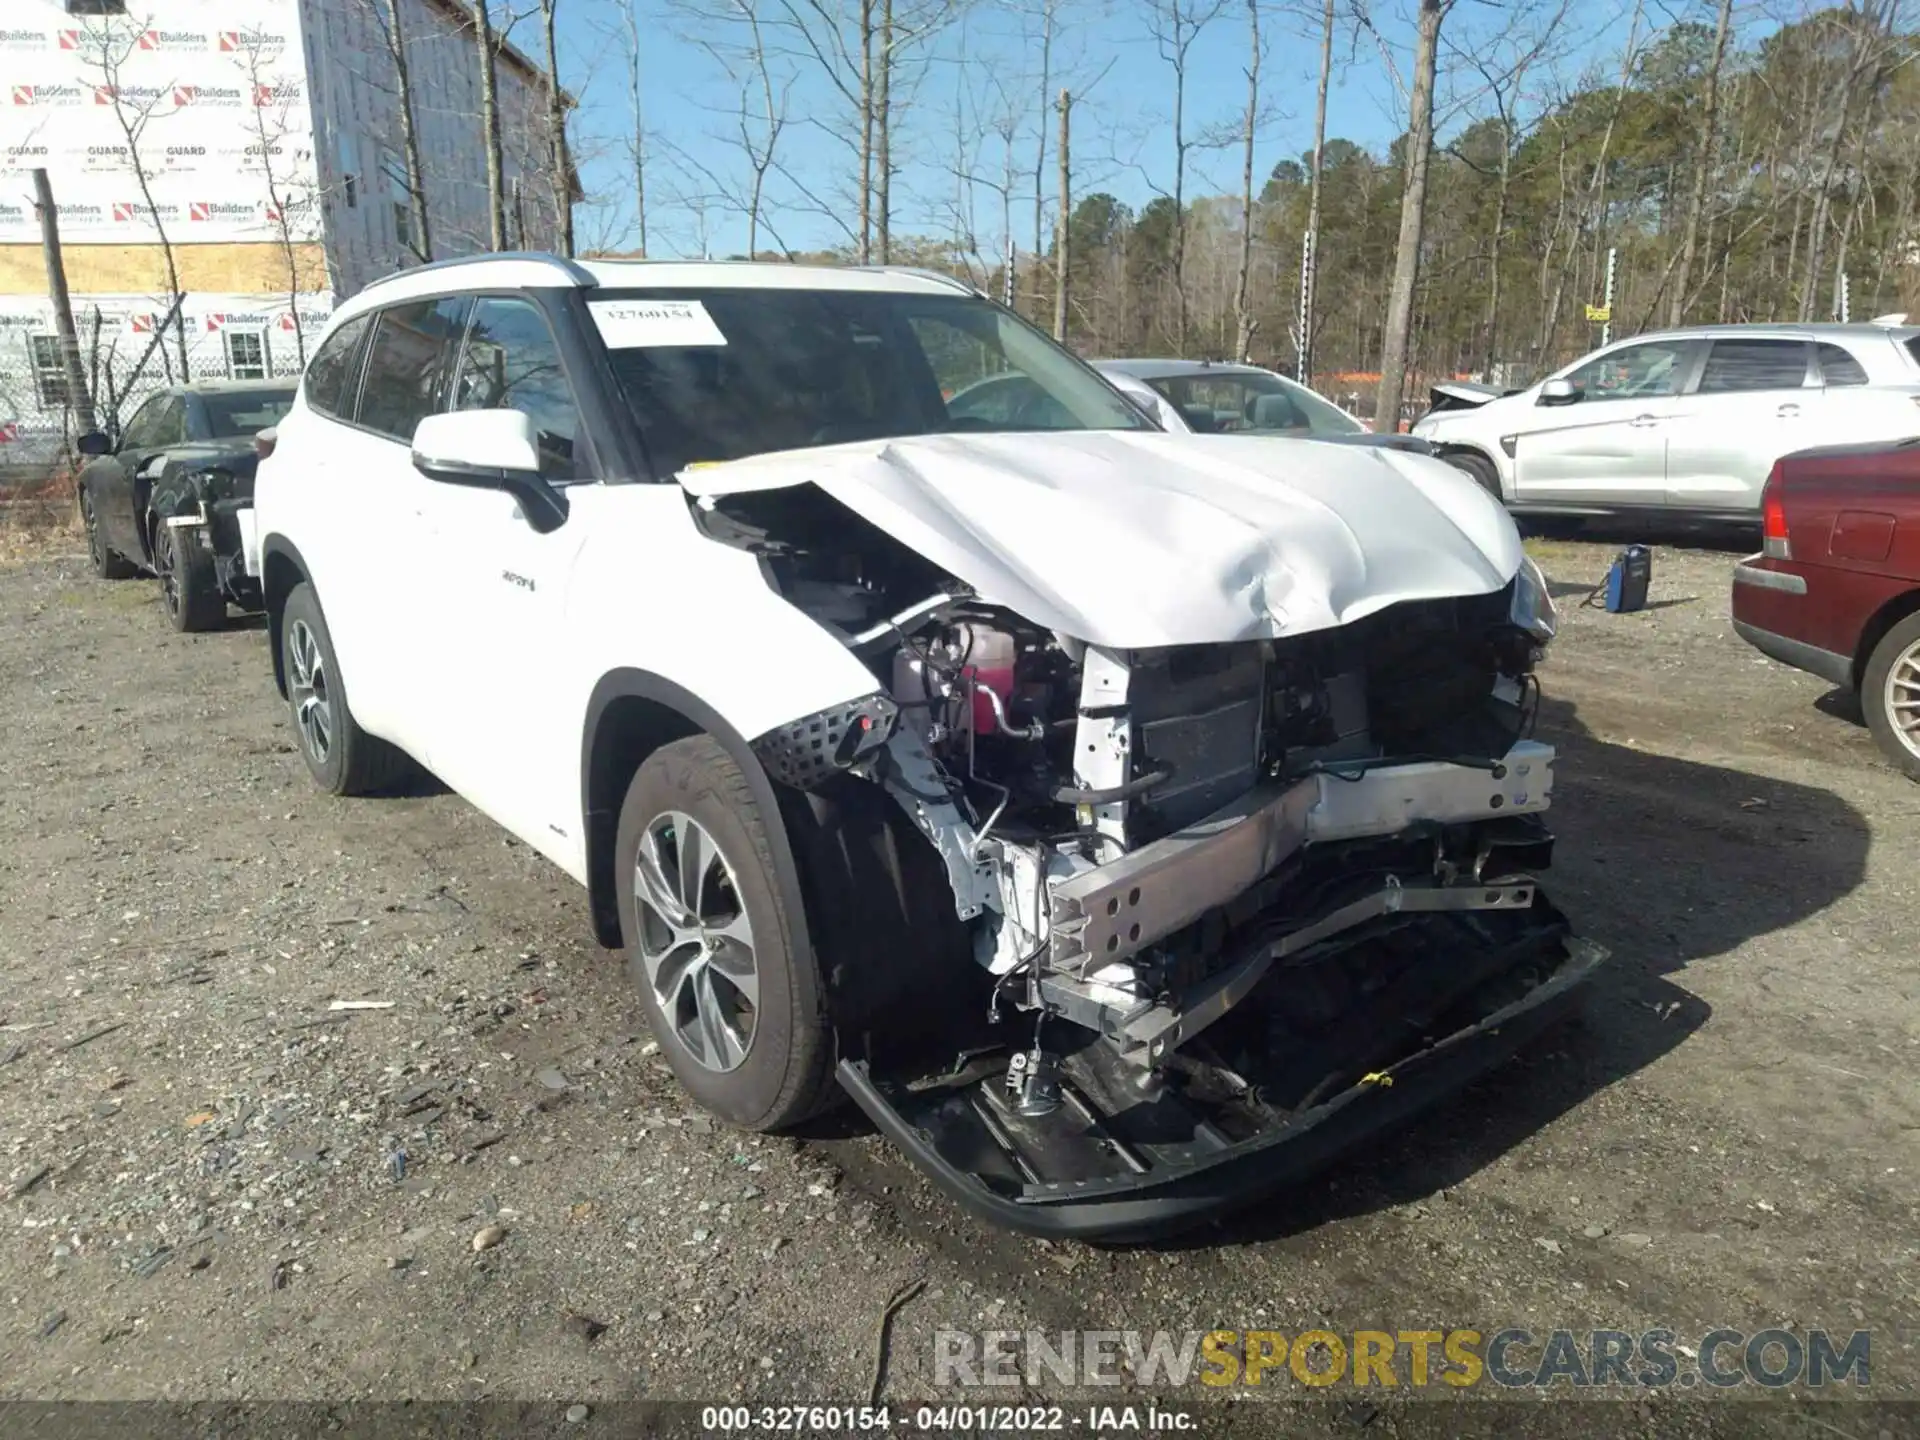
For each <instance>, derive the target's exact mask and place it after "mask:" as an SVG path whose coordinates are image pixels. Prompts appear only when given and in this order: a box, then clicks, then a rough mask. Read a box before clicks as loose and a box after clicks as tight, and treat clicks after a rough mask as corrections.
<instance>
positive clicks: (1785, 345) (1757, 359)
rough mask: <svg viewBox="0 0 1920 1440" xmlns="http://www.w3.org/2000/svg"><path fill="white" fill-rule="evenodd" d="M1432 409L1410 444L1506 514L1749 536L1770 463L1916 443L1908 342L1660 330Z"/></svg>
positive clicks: (1901, 328)
mask: <svg viewBox="0 0 1920 1440" xmlns="http://www.w3.org/2000/svg"><path fill="white" fill-rule="evenodd" d="M1433 399H1434V408H1433V409H1432V410H1430V411H1429V412H1428V413H1427V414H1426V415H1424V416H1422V417H1421V418H1420V419H1419V420H1418V421H1417V422H1416V423H1415V424H1414V427H1413V433H1414V434H1415V435H1418V436H1421V437H1423V438H1424V439H1426V440H1428V441H1430V442H1431V443H1432V444H1433V446H1434V448H1435V450H1436V451H1437V452H1438V453H1439V454H1440V455H1441V457H1442V458H1444V459H1446V460H1449V461H1451V462H1452V463H1453V464H1455V465H1458V466H1459V467H1460V468H1461V469H1463V470H1465V471H1467V472H1468V473H1469V474H1471V475H1472V476H1473V477H1474V478H1475V479H1476V480H1478V481H1479V482H1480V483H1481V484H1482V485H1484V486H1485V487H1486V488H1487V489H1488V491H1489V492H1491V493H1493V494H1495V495H1499V496H1500V497H1502V498H1503V499H1504V500H1505V501H1506V502H1507V505H1508V508H1510V509H1511V510H1513V511H1514V512H1515V513H1516V514H1529V513H1531V514H1542V515H1632V514H1636V513H1638V514H1670V515H1676V516H1684V517H1688V518H1696V519H1703V520H1730V521H1735V522H1740V523H1748V522H1751V523H1754V524H1758V523H1759V519H1760V488H1761V486H1762V485H1764V484H1765V483H1766V479H1767V473H1768V472H1769V471H1770V470H1772V468H1773V462H1774V461H1775V460H1777V459H1779V458H1780V457H1781V456H1782V455H1786V454H1790V453H1792V452H1793V451H1795V450H1806V449H1810V448H1812V447H1814V446H1820V445H1837V444H1850V443H1854V442H1858V441H1868V440H1899V439H1904V438H1906V437H1908V436H1910V435H1916V434H1920V328H1913V327H1909V326H1905V325H1891V324H1880V323H1874V324H1868V325H1724V326H1705V327H1701V328H1697V329H1692V330H1669V331H1663V332H1661V333H1658V334H1649V335H1636V336H1634V337H1633V338H1632V339H1631V340H1621V341H1618V342H1616V343H1615V344H1612V345H1609V346H1607V347H1606V348H1605V349H1603V350H1597V351H1595V352H1594V353H1593V354H1591V355H1588V356H1586V357H1585V358H1584V359H1581V360H1578V361H1576V362H1575V363H1573V364H1572V365H1569V366H1567V367H1566V368H1565V369H1562V370H1559V371H1556V372H1555V373H1554V374H1552V375H1550V376H1548V377H1547V378H1546V379H1545V380H1542V381H1541V382H1540V383H1538V384H1536V385H1534V386H1532V387H1530V388H1528V389H1526V390H1522V391H1519V392H1518V393H1517V394H1512V395H1496V394H1495V392H1493V391H1491V390H1486V391H1482V390H1480V389H1479V387H1473V386H1458V385H1450V384H1442V385H1437V386H1435V387H1434V392H1433Z"/></svg>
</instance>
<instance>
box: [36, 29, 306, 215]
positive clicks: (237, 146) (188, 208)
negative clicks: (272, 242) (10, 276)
mask: <svg viewBox="0 0 1920 1440" xmlns="http://www.w3.org/2000/svg"><path fill="white" fill-rule="evenodd" d="M135 8H137V7H131V6H130V7H129V10H130V11H131V10H133V9H135ZM146 11H147V12H148V13H151V14H153V15H155V16H164V17H166V19H165V21H164V23H162V22H161V21H158V20H152V21H150V20H144V19H135V18H131V16H119V17H89V18H84V19H83V18H81V17H76V16H69V15H68V14H67V13H66V10H65V7H64V6H62V5H59V4H55V3H51V0H5V3H4V4H0V243H7V242H22V241H31V240H37V239H38V238H39V232H38V225H37V217H36V215H35V213H34V208H33V198H32V188H31V183H30V179H29V176H30V174H31V172H32V171H33V170H35V169H37V168H44V169H45V170H47V172H48V173H49V175H50V176H51V178H52V180H53V186H54V198H55V202H56V205H57V207H58V210H59V216H60V230H61V237H62V239H63V240H64V241H66V242H67V243H69V244H88V243H95V242H98V243H113V244H130V243H131V244H138V243H146V242H151V241H154V240H156V239H157V238H158V235H159V232H160V231H162V230H164V231H165V233H166V235H167V238H168V239H169V240H171V241H174V242H176V243H191V242H194V241H207V240H264V239H279V238H293V239H299V240H305V239H310V238H313V237H314V236H315V235H316V234H317V221H318V217H317V214H316V213H315V210H316V207H315V205H314V203H313V202H314V195H315V191H316V187H317V181H316V174H317V171H316V165H315V159H314V152H313V120H312V107H311V105H310V103H309V97H308V95H307V94H306V88H305V84H306V82H305V70H304V63H303V60H302V56H301V50H300V46H299V44H298V10H297V5H296V3H295V0H226V3H222V4H220V5H207V4H197V3H196V4H184V5H183V4H180V3H172V4H155V5H152V6H149V7H146Z"/></svg>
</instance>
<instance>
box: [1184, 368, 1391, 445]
mask: <svg viewBox="0 0 1920 1440" xmlns="http://www.w3.org/2000/svg"><path fill="white" fill-rule="evenodd" d="M1147 383H1148V384H1149V385H1151V386H1153V388H1154V389H1156V390H1158V391H1159V392H1160V393H1161V394H1162V395H1164V396H1166V397H1167V399H1169V400H1171V401H1172V402H1173V403H1174V404H1175V405H1178V406H1179V407H1180V413H1181V414H1182V415H1183V416H1185V417H1186V421H1187V424H1188V425H1190V426H1191V427H1192V428H1193V429H1195V430H1198V431H1200V432H1201V433H1202V434H1211V433H1214V432H1218V431H1234V432H1239V433H1243V434H1255V435H1357V434H1359V433H1360V432H1361V431H1362V430H1363V429H1364V428H1365V427H1364V426H1363V425H1361V423H1360V422H1359V421H1358V420H1355V419H1354V418H1353V417H1352V416H1351V415H1349V414H1347V412H1346V411H1344V410H1342V409H1341V408H1340V407H1339V406H1338V405H1335V404H1333V403H1332V402H1331V401H1328V400H1322V399H1321V398H1320V397H1319V396H1318V395H1316V394H1314V393H1313V391H1311V390H1309V389H1307V388H1306V386H1304V385H1295V384H1294V383H1292V382H1291V381H1289V380H1282V379H1281V378H1280V377H1279V376H1278V375H1269V374H1267V373H1266V372H1265V371H1263V370H1224V371H1219V372H1216V373H1207V372H1204V371H1203V372H1201V373H1199V374H1194V375H1162V376H1159V377H1157V378H1156V377H1150V378H1149V379H1148V381H1147Z"/></svg>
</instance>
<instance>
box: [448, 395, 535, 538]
mask: <svg viewBox="0 0 1920 1440" xmlns="http://www.w3.org/2000/svg"><path fill="white" fill-rule="evenodd" d="M413 467H414V469H416V470H418V471H419V472H420V473H421V474H422V475H425V476H426V477H427V478H428V479H429V480H437V481H439V482H440V483H441V484H442V485H464V486H466V487H468V488H469V489H473V490H504V491H506V493H507V494H509V495H511V496H513V498H514V499H515V500H517V501H519V502H520V510H521V513H523V514H524V515H525V516H526V517H527V523H528V524H529V525H531V526H532V527H533V528H534V529H535V530H537V531H539V532H540V533H541V534H542V535H545V534H547V533H548V532H549V531H552V530H557V529H559V528H560V526H561V525H562V524H564V523H565V521H566V518H567V510H568V506H567V498H566V496H565V495H563V494H562V493H561V492H560V491H558V490H555V489H554V488H553V487H552V486H551V485H549V484H548V483H547V482H546V480H545V479H544V478H542V476H541V474H540V445H539V441H538V439H537V437H536V436H535V434H534V429H533V420H532V418H531V417H530V416H528V415H527V413H526V412H525V411H524V410H459V411H455V412H454V413H453V414H451V415H429V416H427V417H426V419H424V420H422V421H421V422H420V424H419V426H418V427H417V428H416V429H415V430H414V432H413Z"/></svg>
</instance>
